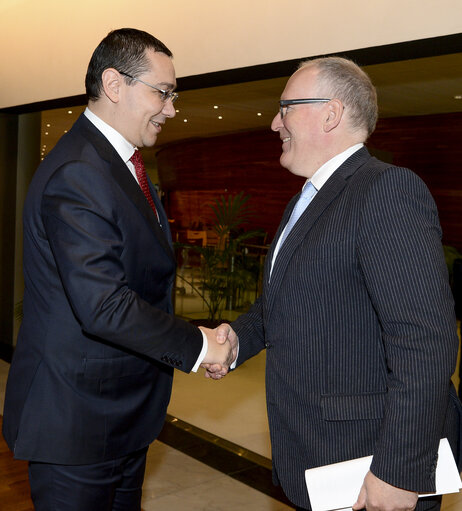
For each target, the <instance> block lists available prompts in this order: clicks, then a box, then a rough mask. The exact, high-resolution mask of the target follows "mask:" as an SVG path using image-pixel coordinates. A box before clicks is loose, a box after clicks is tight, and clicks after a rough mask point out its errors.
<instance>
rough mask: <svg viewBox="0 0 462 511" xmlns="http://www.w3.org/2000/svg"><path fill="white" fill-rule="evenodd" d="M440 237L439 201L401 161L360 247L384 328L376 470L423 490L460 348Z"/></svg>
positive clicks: (367, 219) (366, 216)
mask: <svg viewBox="0 0 462 511" xmlns="http://www.w3.org/2000/svg"><path fill="white" fill-rule="evenodd" d="M440 236H441V232H440V225H439V221H438V215H437V210H436V206H435V204H434V201H433V199H432V197H431V195H430V192H429V191H428V189H427V188H426V186H425V185H424V183H423V182H422V181H421V180H420V179H419V178H418V177H417V176H416V175H414V174H413V173H412V172H410V171H408V170H407V169H401V168H396V167H394V168H389V169H387V170H386V171H385V172H383V173H382V174H381V175H380V176H379V177H378V178H377V179H376V180H375V181H374V182H373V184H372V185H371V187H370V189H369V190H368V193H367V196H366V198H365V206H364V209H363V211H362V215H361V222H360V226H359V236H358V241H357V251H358V257H359V262H360V267H361V271H362V273H363V275H364V279H365V283H366V286H367V290H368V293H369V295H370V299H371V301H372V303H373V306H374V308H375V310H376V313H377V316H378V320H379V322H380V324H381V328H382V339H383V346H384V352H385V357H386V362H387V368H388V379H387V387H388V392H387V399H386V406H385V414H384V418H383V421H382V426H381V432H380V436H379V438H378V441H377V443H376V446H375V451H374V457H373V462H372V466H371V471H372V472H373V473H374V474H375V475H376V476H377V477H379V478H380V479H382V480H385V481H386V482H388V483H390V484H392V485H395V486H398V487H401V488H405V489H409V490H413V491H419V492H430V491H433V490H434V475H435V466H436V453H437V449H438V443H439V440H440V436H441V433H442V429H443V423H444V417H445V413H446V409H447V396H448V388H449V385H450V377H451V374H452V372H453V370H454V366H455V360H456V357H457V349H458V338H457V335H456V328H455V317H454V304H453V301H452V296H451V292H450V288H449V285H448V276H447V269H446V265H445V261H444V256H443V250H442V245H441V241H440Z"/></svg>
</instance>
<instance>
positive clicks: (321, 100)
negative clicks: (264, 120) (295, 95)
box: [279, 98, 331, 119]
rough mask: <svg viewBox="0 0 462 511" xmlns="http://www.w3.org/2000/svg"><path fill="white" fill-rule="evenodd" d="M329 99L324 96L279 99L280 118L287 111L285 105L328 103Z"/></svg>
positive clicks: (282, 117)
mask: <svg viewBox="0 0 462 511" xmlns="http://www.w3.org/2000/svg"><path fill="white" fill-rule="evenodd" d="M329 101H331V100H330V99H326V98H317V99H281V101H279V111H280V112H281V119H284V115H285V114H286V113H287V107H288V106H290V105H303V104H304V103H328V102H329Z"/></svg>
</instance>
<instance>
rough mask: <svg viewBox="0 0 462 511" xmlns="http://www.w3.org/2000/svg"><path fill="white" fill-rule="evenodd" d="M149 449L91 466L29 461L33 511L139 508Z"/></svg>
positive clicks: (88, 510) (132, 509)
mask: <svg viewBox="0 0 462 511" xmlns="http://www.w3.org/2000/svg"><path fill="white" fill-rule="evenodd" d="M147 450H148V448H147V447H146V448H144V449H142V450H140V451H137V452H135V453H132V454H130V455H128V456H124V457H123V458H118V459H116V460H111V461H105V462H102V463H94V464H90V465H54V464H50V463H37V462H30V463H29V481H30V486H31V496H32V501H33V503H34V506H35V510H36V511H83V510H85V511H140V509H141V488H142V486H143V480H144V470H145V466H146V452H147Z"/></svg>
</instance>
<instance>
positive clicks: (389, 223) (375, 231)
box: [233, 148, 460, 508]
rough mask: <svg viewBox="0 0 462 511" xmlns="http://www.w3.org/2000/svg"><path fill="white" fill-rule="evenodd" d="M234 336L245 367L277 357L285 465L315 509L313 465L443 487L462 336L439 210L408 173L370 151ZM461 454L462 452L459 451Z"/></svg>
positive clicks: (335, 178)
mask: <svg viewBox="0 0 462 511" xmlns="http://www.w3.org/2000/svg"><path fill="white" fill-rule="evenodd" d="M297 198H298V196H296V197H294V198H293V199H292V201H291V202H290V203H289V205H288V207H287V209H286V211H285V213H284V216H283V219H282V222H281V224H280V226H279V230H278V233H277V235H276V237H275V242H273V246H272V248H271V250H270V252H269V254H268V257H267V261H266V268H265V282H264V288H263V293H262V296H261V297H260V298H259V299H258V300H257V302H256V303H255V304H254V306H253V307H252V309H251V310H250V311H249V313H247V314H246V315H243V316H241V317H240V318H239V319H238V320H237V321H236V322H235V323H233V327H234V328H235V330H236V331H237V333H238V335H239V340H240V351H239V359H238V365H239V364H241V363H242V362H244V361H245V360H247V359H248V358H249V357H251V356H253V355H255V354H256V353H258V352H259V351H260V350H261V349H263V348H267V366H266V391H267V408H268V417H269V424H270V433H271V442H272V456H273V468H274V471H275V474H276V475H277V478H278V479H279V481H280V483H281V485H282V487H283V489H284V491H285V493H286V494H287V496H288V497H289V499H290V500H291V501H292V502H294V503H295V504H297V505H298V506H302V507H305V508H308V507H309V499H308V494H307V491H306V486H305V483H304V471H305V469H307V468H311V467H315V466H320V465H325V464H329V463H335V462H338V461H343V460H346V459H350V458H355V457H360V456H366V455H371V454H374V460H373V464H372V467H371V469H372V471H373V472H374V473H375V475H376V476H378V477H379V478H381V479H383V480H385V481H387V482H389V483H390V484H393V485H396V486H399V487H402V488H407V489H410V490H415V491H420V492H431V491H432V490H433V489H434V471H435V464H436V452H437V448H438V442H439V439H440V438H441V437H442V436H447V437H449V439H450V442H451V443H452V444H451V445H452V446H453V449H454V451H457V450H458V449H459V445H458V440H457V435H458V431H459V422H460V402H459V401H458V400H457V397H456V396H455V393H453V389H451V384H450V377H451V374H452V372H453V370H454V366H455V362H456V356H457V348H458V338H457V334H456V323H455V317H454V303H453V300H452V296H451V292H450V289H449V286H448V282H447V281H448V279H447V272H446V267H445V262H444V257H443V251H442V247H441V241H440V236H441V232H440V226H439V221H438V215H437V210H436V206H435V204H434V201H433V199H432V197H431V195H430V193H429V191H428V189H427V188H426V186H425V185H424V183H423V182H422V181H421V180H420V179H419V178H418V177H417V176H416V175H415V174H414V173H412V172H410V171H409V170H408V169H404V168H398V167H394V166H391V165H388V164H385V163H383V162H380V161H378V160H377V159H375V158H372V157H371V156H370V155H369V153H368V151H367V150H366V149H365V148H362V149H360V150H359V151H357V152H356V153H355V154H353V155H352V156H351V157H350V158H349V159H348V160H347V161H346V162H345V163H344V164H343V165H342V166H341V167H340V168H339V169H337V170H336V171H335V172H334V174H333V175H332V176H331V177H330V179H329V180H328V181H327V182H326V184H325V185H324V186H323V187H322V188H321V189H320V191H319V192H318V193H317V195H316V196H315V197H314V199H313V201H312V202H311V204H310V205H309V206H308V208H307V210H306V211H305V212H304V213H303V215H302V216H301V218H300V219H299V221H298V222H297V224H296V225H295V227H294V228H293V229H292V231H291V233H290V234H289V236H288V237H287V239H286V241H285V243H284V244H283V246H282V247H281V248H280V251H279V254H278V255H277V258H276V261H275V264H274V267H273V272H272V276H271V281H270V282H269V267H270V264H271V260H272V254H273V251H274V248H275V245H276V242H277V239H278V237H279V235H280V233H281V231H282V229H283V227H284V226H285V224H286V222H287V220H288V218H289V216H290V213H291V210H292V208H293V206H294V204H295V202H296V200H297ZM456 454H457V452H456Z"/></svg>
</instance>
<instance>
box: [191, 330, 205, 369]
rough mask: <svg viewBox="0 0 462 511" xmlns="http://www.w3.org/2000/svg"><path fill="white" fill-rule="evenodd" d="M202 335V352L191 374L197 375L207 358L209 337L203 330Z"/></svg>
mask: <svg viewBox="0 0 462 511" xmlns="http://www.w3.org/2000/svg"><path fill="white" fill-rule="evenodd" d="M201 333H202V350H201V352H200V353H199V357H198V358H197V360H196V363H195V364H194V367H193V368H192V369H191V372H193V373H197V370H198V369H199V366H200V365H201V363H202V361H203V360H204V358H205V355H207V350H208V347H209V343H208V342H207V336H206V335H205V333H204V332H203V331H202V330H201Z"/></svg>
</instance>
